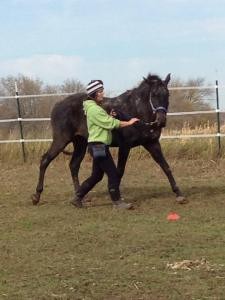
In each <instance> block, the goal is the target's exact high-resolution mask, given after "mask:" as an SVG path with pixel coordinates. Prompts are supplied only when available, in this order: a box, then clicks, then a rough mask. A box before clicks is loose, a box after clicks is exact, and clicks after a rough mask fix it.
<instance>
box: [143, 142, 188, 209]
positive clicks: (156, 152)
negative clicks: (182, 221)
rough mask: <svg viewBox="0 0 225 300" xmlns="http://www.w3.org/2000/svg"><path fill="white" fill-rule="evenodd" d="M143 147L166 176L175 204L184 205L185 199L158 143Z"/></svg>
mask: <svg viewBox="0 0 225 300" xmlns="http://www.w3.org/2000/svg"><path fill="white" fill-rule="evenodd" d="M143 146H144V147H145V149H146V150H147V151H148V152H149V153H150V154H151V156H152V158H153V159H154V160H155V161H156V162H157V163H158V164H159V166H160V167H161V169H162V170H163V171H164V173H165V174H166V176H167V178H168V180H169V183H170V185H171V188H172V190H173V192H174V193H175V194H176V197H177V198H176V200H177V202H178V203H180V204H183V203H186V202H187V199H186V198H185V197H184V196H183V194H182V192H181V191H180V189H179V187H178V186H177V184H176V181H175V179H174V177H173V174H172V172H171V169H170V167H169V165H168V163H167V161H166V160H165V158H164V156H163V153H162V149H161V146H160V143H159V142H155V143H153V144H147V145H143Z"/></svg>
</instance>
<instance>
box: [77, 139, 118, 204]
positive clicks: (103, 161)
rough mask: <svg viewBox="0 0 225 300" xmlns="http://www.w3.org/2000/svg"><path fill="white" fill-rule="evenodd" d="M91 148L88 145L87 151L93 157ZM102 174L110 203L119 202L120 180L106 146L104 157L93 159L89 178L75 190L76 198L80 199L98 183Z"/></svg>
mask: <svg viewBox="0 0 225 300" xmlns="http://www.w3.org/2000/svg"><path fill="white" fill-rule="evenodd" d="M91 146H92V145H91V144H89V145H88V150H89V152H90V154H91V155H92V157H93V153H92V149H91ZM104 173H105V174H106V175H107V176H108V190H109V194H110V197H111V199H112V201H118V200H120V190H119V185H120V178H119V176H118V173H117V169H116V166H115V163H114V161H113V158H112V155H111V153H110V152H109V147H108V146H106V156H105V157H98V158H94V157H93V165H92V173H91V176H90V177H89V178H88V179H86V180H85V181H84V182H83V183H82V184H81V186H80V188H79V189H78V190H77V193H76V194H77V196H78V197H79V198H81V199H82V198H83V197H84V196H85V195H86V194H87V193H88V192H89V191H90V190H91V189H92V188H93V187H94V186H95V185H96V184H97V183H98V182H99V181H101V180H102V178H103V176H104Z"/></svg>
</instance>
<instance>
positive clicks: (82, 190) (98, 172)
mask: <svg viewBox="0 0 225 300" xmlns="http://www.w3.org/2000/svg"><path fill="white" fill-rule="evenodd" d="M103 175H104V171H103V170H102V168H101V167H100V165H99V162H98V160H97V159H93V163H92V173H91V176H90V177H88V178H87V179H86V180H85V181H84V182H83V183H82V184H81V186H80V187H79V188H78V190H77V191H76V195H75V197H74V199H73V200H72V201H71V203H72V204H73V205H75V206H77V207H82V206H83V205H82V199H83V198H84V196H85V195H86V194H87V193H88V192H89V191H90V190H91V189H92V188H93V187H94V186H95V185H96V184H97V183H98V182H99V181H101V180H102V178H103Z"/></svg>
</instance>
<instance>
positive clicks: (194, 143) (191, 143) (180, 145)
mask: <svg viewBox="0 0 225 300" xmlns="http://www.w3.org/2000/svg"><path fill="white" fill-rule="evenodd" d="M216 126H217V125H216V124H215V125H214V126H209V124H205V125H204V126H198V127H196V128H191V127H190V126H189V124H188V123H186V124H185V126H184V127H183V128H182V129H181V130H170V129H167V128H165V129H164V130H163V135H164V136H166V135H177V136H179V135H195V134H215V133H216V130H217V127H216ZM42 129H43V128H42ZM38 132H41V134H40V133H36V132H30V131H28V133H27V134H26V135H25V138H26V139H35V138H45V139H49V138H51V131H50V128H49V127H48V125H46V128H45V130H44V129H43V130H41V131H38ZM221 132H222V133H225V126H222V127H221ZM4 138H6V137H4ZM6 139H19V133H18V132H17V133H16V132H15V131H12V132H10V133H9V134H8V136H7V138H6ZM161 144H162V148H163V151H164V153H165V155H166V157H167V158H170V159H176V158H177V159H179V158H183V157H186V158H187V159H201V158H203V159H216V158H217V157H218V138H216V137H214V138H184V139H168V140H167V139H162V140H161ZM224 144H225V139H224V138H221V146H222V147H221V153H220V155H221V156H224V154H225V153H224V152H225V150H224V149H225V145H224ZM24 145H25V152H26V157H27V160H28V161H30V162H31V161H33V162H34V161H38V160H39V158H40V156H41V155H42V154H43V153H44V152H45V151H47V149H48V147H49V145H50V143H49V142H35V143H25V144H24ZM68 149H69V150H72V147H71V146H69V147H68ZM131 156H132V158H135V159H143V158H146V157H147V156H148V154H147V153H146V151H145V150H143V149H142V148H141V147H140V148H139V147H138V148H136V149H134V150H132V153H131ZM12 160H14V161H15V160H20V161H22V147H21V144H14V143H12V144H10V143H9V144H0V161H2V162H3V161H8V162H9V161H12Z"/></svg>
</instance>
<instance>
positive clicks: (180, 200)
mask: <svg viewBox="0 0 225 300" xmlns="http://www.w3.org/2000/svg"><path fill="white" fill-rule="evenodd" d="M176 201H177V203H178V204H186V203H188V199H187V198H185V197H184V196H177V198H176Z"/></svg>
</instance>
